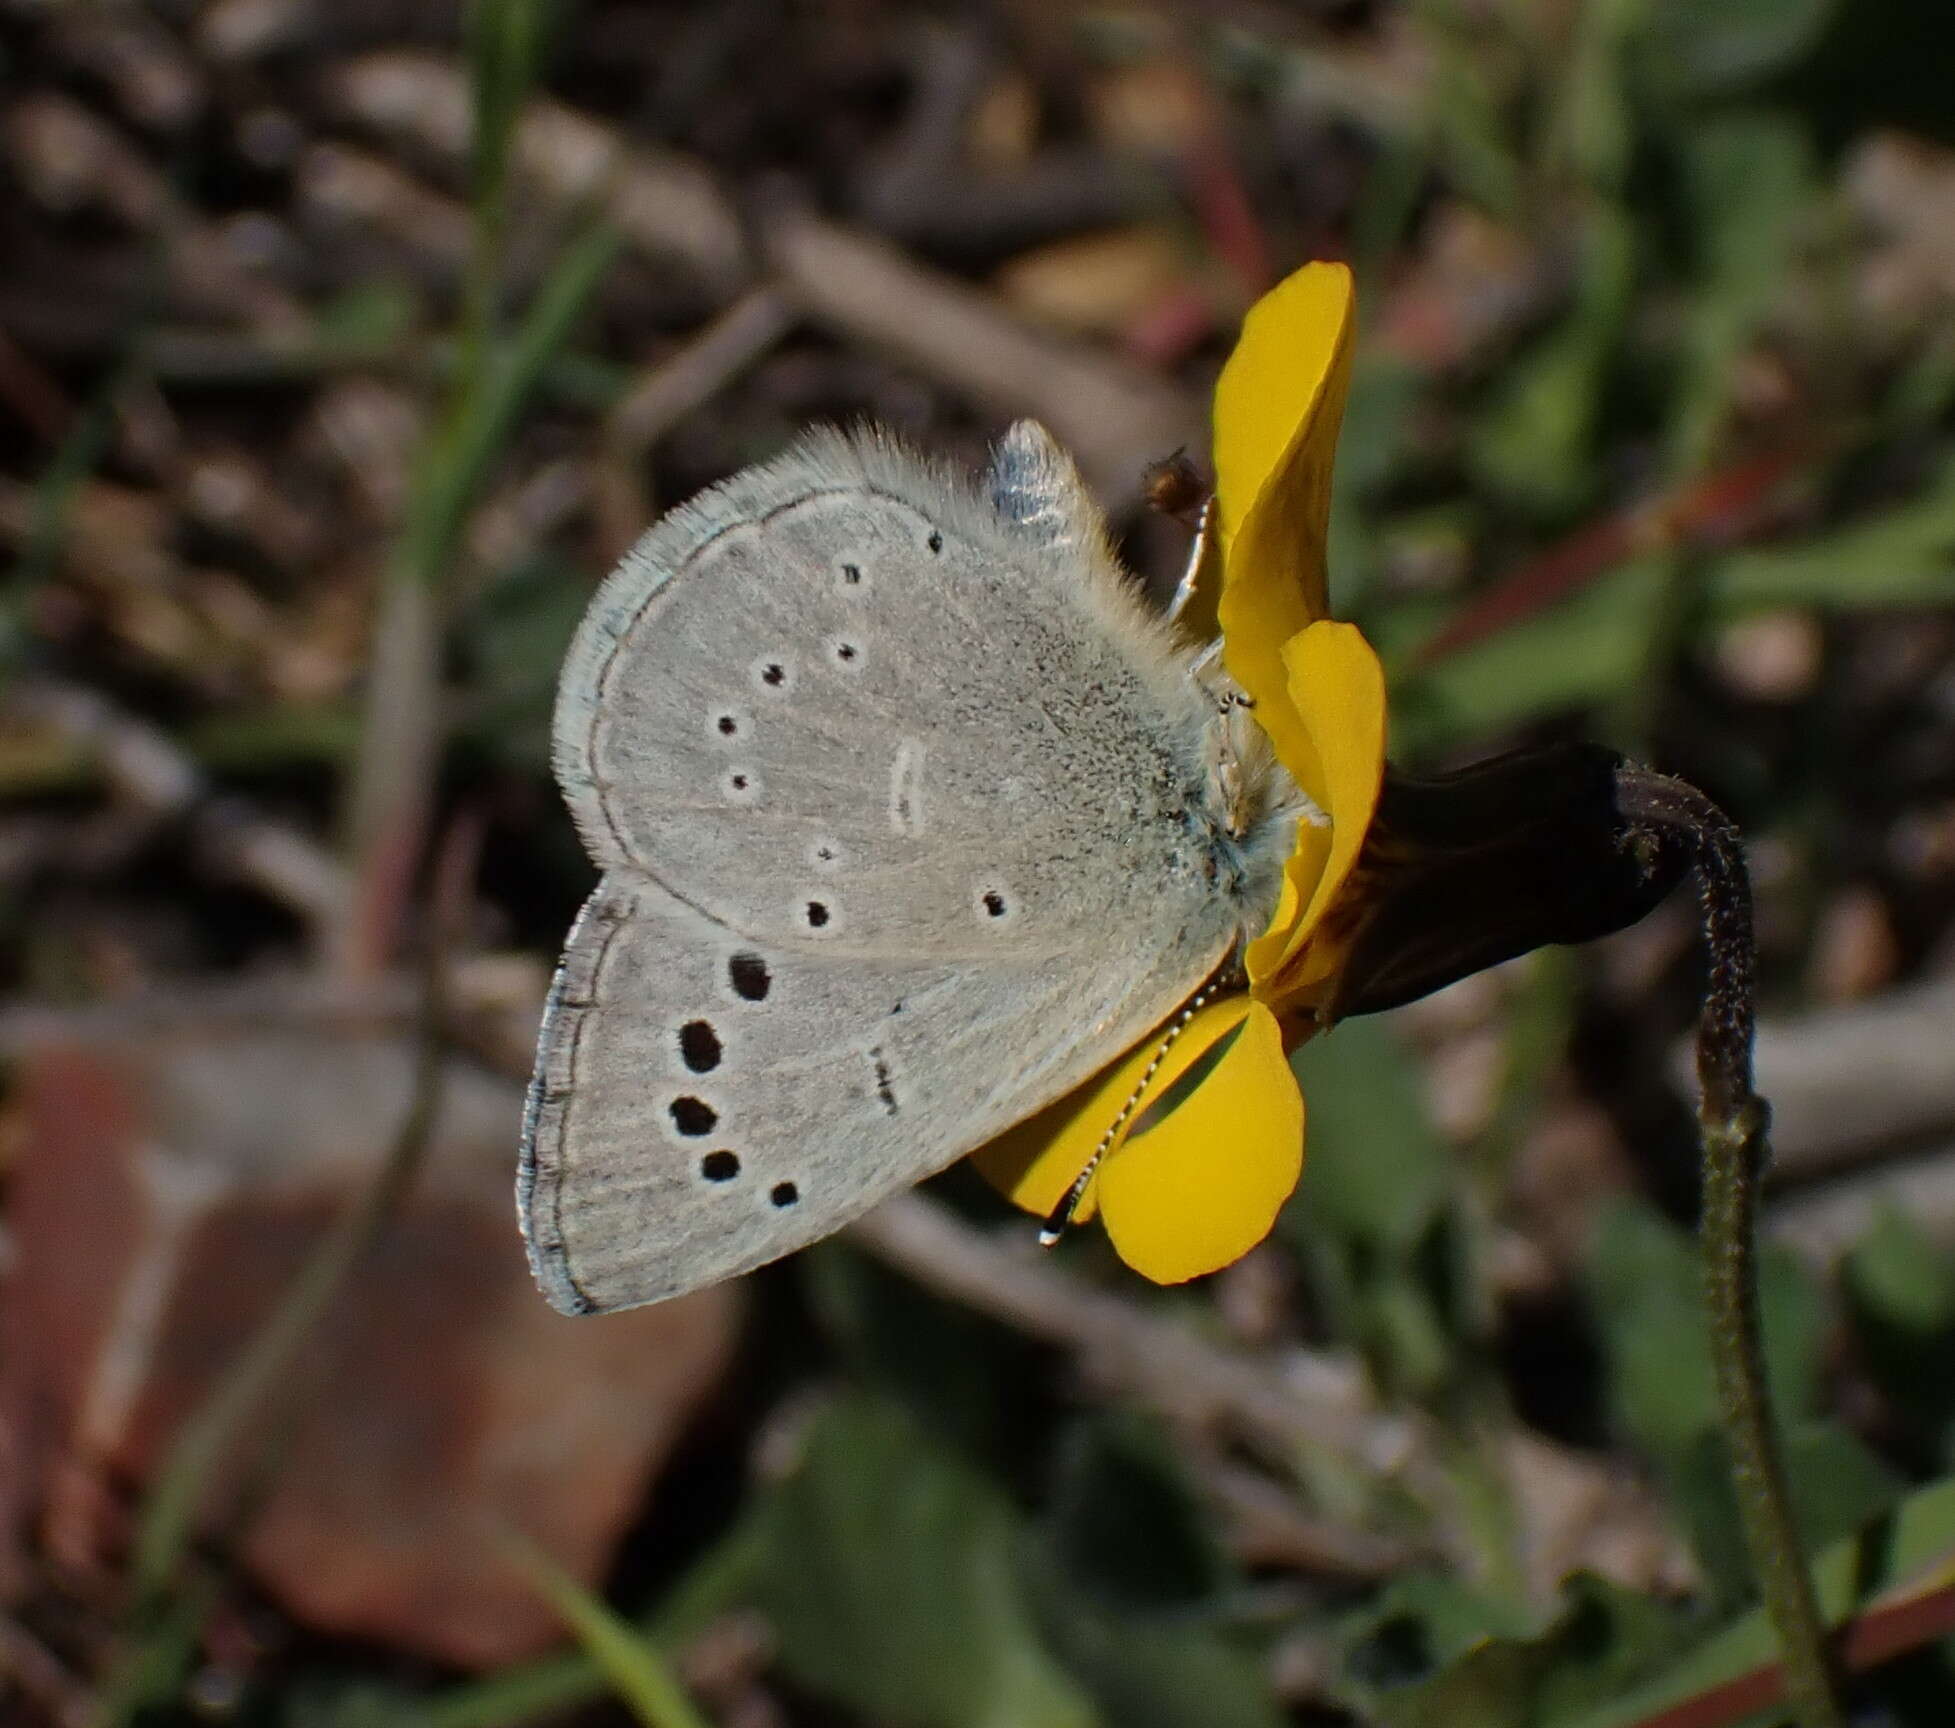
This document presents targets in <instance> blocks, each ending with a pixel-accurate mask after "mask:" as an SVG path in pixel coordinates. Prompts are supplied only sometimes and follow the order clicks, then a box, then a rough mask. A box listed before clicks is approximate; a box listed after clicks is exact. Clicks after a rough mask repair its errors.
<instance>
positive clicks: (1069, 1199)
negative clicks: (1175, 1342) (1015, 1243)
mask: <svg viewBox="0 0 1955 1728" xmlns="http://www.w3.org/2000/svg"><path fill="white" fill-rule="evenodd" d="M1225 981H1226V978H1225V975H1223V974H1218V975H1217V976H1216V977H1214V978H1211V979H1210V980H1209V981H1208V982H1207V983H1206V984H1204V985H1203V986H1202V987H1201V988H1200V989H1199V990H1197V991H1196V992H1195V994H1194V995H1193V996H1191V997H1190V998H1189V999H1188V1005H1187V1006H1186V1007H1185V1008H1183V1009H1182V1010H1181V1012H1180V1013H1179V1014H1177V1015H1176V1016H1175V1017H1174V1024H1173V1025H1172V1026H1170V1027H1169V1028H1168V1029H1167V1031H1165V1032H1164V1033H1162V1034H1161V1041H1160V1043H1159V1044H1157V1045H1156V1046H1155V1047H1154V1054H1153V1055H1152V1056H1151V1057H1150V1058H1149V1059H1148V1063H1147V1066H1146V1068H1145V1069H1144V1070H1142V1072H1141V1077H1140V1078H1139V1079H1138V1080H1137V1081H1135V1083H1134V1089H1133V1091H1131V1092H1129V1093H1128V1094H1127V1102H1126V1103H1124V1104H1122V1105H1121V1106H1120V1113H1119V1114H1118V1115H1117V1116H1115V1117H1114V1119H1113V1121H1112V1122H1111V1123H1109V1124H1108V1126H1107V1131H1106V1132H1105V1133H1104V1134H1102V1135H1101V1136H1100V1143H1099V1145H1097V1146H1095V1147H1094V1148H1093V1156H1092V1157H1090V1158H1089V1159H1087V1160H1086V1168H1085V1169H1083V1170H1082V1171H1080V1173H1079V1174H1078V1175H1077V1176H1075V1177H1074V1178H1073V1183H1072V1186H1071V1187H1070V1188H1068V1189H1067V1190H1066V1192H1065V1194H1064V1196H1063V1197H1062V1198H1061V1199H1060V1201H1059V1204H1058V1205H1057V1206H1055V1207H1053V1208H1052V1210H1051V1211H1050V1212H1048V1213H1047V1214H1046V1218H1045V1222H1044V1223H1043V1224H1041V1225H1040V1226H1039V1246H1040V1247H1041V1248H1051V1247H1053V1246H1055V1245H1056V1244H1057V1243H1058V1241H1059V1238H1060V1237H1061V1236H1063V1235H1065V1233H1066V1231H1067V1230H1068V1229H1070V1228H1071V1226H1072V1221H1073V1214H1074V1213H1076V1212H1077V1211H1078V1210H1079V1206H1080V1202H1081V1201H1082V1200H1084V1199H1085V1198H1086V1190H1087V1189H1088V1188H1090V1187H1091V1186H1092V1185H1093V1178H1094V1177H1095V1176H1096V1175H1098V1174H1099V1169H1100V1160H1101V1159H1103V1158H1104V1157H1105V1156H1106V1155H1107V1154H1108V1153H1109V1152H1111V1151H1112V1150H1113V1148H1114V1143H1115V1142H1116V1141H1118V1140H1119V1138H1120V1136H1121V1134H1122V1133H1123V1132H1125V1130H1126V1127H1127V1123H1128V1122H1129V1121H1130V1120H1131V1119H1132V1117H1133V1114H1134V1112H1135V1110H1137V1109H1138V1108H1139V1107H1140V1101H1141V1099H1142V1098H1143V1097H1145V1096H1146V1094H1147V1088H1148V1087H1149V1085H1151V1084H1152V1083H1153V1079H1154V1076H1155V1075H1156V1074H1158V1073H1159V1072H1160V1069H1161V1064H1162V1063H1163V1062H1165V1061H1166V1060H1167V1056H1168V1052H1169V1051H1170V1050H1172V1049H1173V1048H1174V1041H1175V1040H1176V1039H1177V1038H1179V1037H1180V1036H1181V1034H1182V1033H1183V1032H1185V1031H1187V1030H1188V1022H1189V1021H1190V1020H1192V1019H1194V1017H1195V1016H1196V1015H1197V1014H1198V1013H1200V1012H1201V1010H1202V1008H1203V1007H1204V1006H1205V1005H1206V1004H1207V1003H1208V1002H1210V1001H1211V1000H1212V999H1213V998H1214V997H1215V995H1216V993H1217V992H1218V991H1220V990H1221V989H1222V987H1223V984H1224V982H1225Z"/></svg>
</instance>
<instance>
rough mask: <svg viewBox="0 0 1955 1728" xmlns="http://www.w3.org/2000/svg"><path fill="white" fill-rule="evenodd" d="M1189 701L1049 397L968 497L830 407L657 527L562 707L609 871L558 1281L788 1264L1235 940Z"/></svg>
mask: <svg viewBox="0 0 1955 1728" xmlns="http://www.w3.org/2000/svg"><path fill="white" fill-rule="evenodd" d="M1212 721H1213V711H1212V708H1211V706H1210V704H1209V702H1208V700H1207V698H1206V697H1205V696H1204V694H1203V693H1202V691H1201V689H1200V688H1199V686H1198V685H1197V684H1196V683H1195V682H1194V681H1193V680H1192V679H1191V678H1190V676H1189V673H1188V670H1187V663H1186V660H1185V658H1184V657H1182V656H1181V655H1179V654H1178V653H1177V652H1176V650H1175V649H1174V648H1173V647H1172V645H1171V643H1170V641H1169V640H1168V638H1167V637H1166V635H1165V634H1164V631H1163V627H1162V626H1160V625H1159V624H1157V623H1155V622H1154V621H1152V620H1151V619H1149V618H1148V617H1147V615H1146V614H1145V613H1144V612H1143V611H1142V609H1141V608H1140V606H1139V605H1138V603H1137V602H1136V601H1135V600H1134V599H1133V598H1132V597H1131V596H1130V595H1129V593H1128V592H1127V589H1126V586H1125V583H1124V579H1123V578H1122V577H1121V575H1120V574H1119V572H1118V569H1117V567H1116V566H1115V565H1114V564H1113V562H1112V559H1111V557H1110V555H1109V554H1108V552H1107V550H1106V547H1105V543H1104V533H1103V529H1102V527H1101V524H1100V521H1099V518H1098V516H1097V513H1096V512H1095V511H1094V509H1093V507H1092V505H1091V503H1090V501H1089V500H1088V499H1087V498H1086V495H1085V494H1084V492H1083V490H1082V488H1081V487H1080V485H1079V482H1078V479H1077V476H1076V475H1075V474H1074V473H1073V470H1072V467H1071V464H1070V463H1069V462H1068V461H1067V460H1066V458H1065V457H1064V456H1063V455H1062V454H1061V453H1059V452H1058V451H1057V450H1056V448H1054V447H1053V446H1052V445H1051V443H1050V440H1049V439H1047V438H1046V436H1045V435H1044V434H1043V433H1042V432H1040V431H1039V430H1038V429H1037V428H1035V427H1029V426H1027V427H1021V428H1015V429H1014V432H1013V434H1012V436H1011V437H1010V438H1009V439H1008V440H1007V441H1006V443H1005V445H1004V446H1003V448H1002V449H1001V451H1000V456H999V461H998V464H997V466H996V467H995V469H994V471H993V475H992V477H991V496H990V497H989V498H979V497H977V496H975V495H973V494H972V493H971V492H970V491H969V490H968V489H966V488H964V487H961V486H959V485H958V484H956V483H954V482H952V481H951V480H949V479H947V478H946V477H944V476H943V475H940V474H938V473H936V472H935V471H933V470H932V469H930V468H929V467H927V466H925V465H923V464H922V463H920V462H918V461H917V460H916V459H915V458H913V457H911V456H909V455H907V454H906V453H904V452H902V451H900V450H898V449H896V448H895V447H893V446H891V445H889V444H887V443H885V442H883V441H881V440H879V439H877V438H875V437H873V436H866V435H865V436H859V437H850V438H844V437H841V436H839V435H833V434H830V435H824V436H820V437H817V438H815V439H812V440H810V441H809V442H807V443H806V444H804V445H803V446H802V447H800V448H799V449H798V450H796V451H794V452H793V453H791V454H790V455H788V456H787V457H784V458H783V459H781V460H780V461H778V462H775V463H771V464H769V465H767V466H765V467H762V468H759V469H754V470H750V471H748V472H747V473H745V474H742V475H740V476H737V477H736V478H735V479H734V480H732V481H730V482H728V483H727V484H726V485H724V486H722V487H719V488H716V489H714V490H713V491H710V492H708V493H706V494H704V495H703V496H702V497H701V498H700V499H698V500H696V501H694V502H693V503H692V504H690V505H687V506H684V507H682V508H681V509H680V510H677V511H675V512H673V513H672V514H671V515H670V516H668V517H667V518H666V519H665V520H664V521H662V522H661V523H660V524H659V525H658V526H657V527H656V528H654V529H653V530H652V531H651V532H650V533H649V534H648V535H647V536H646V538H645V539H644V540H643V541H642V542H641V543H640V545H639V546H638V547H637V548H636V549H635V550H634V551H633V553H632V554H631V555H630V557H628V558H627V560H626V561H625V563H624V565H623V566H622V567H621V568H620V569H619V571H618V572H617V573H616V574H615V575H613V576H612V578H611V579H610V580H609V582H607V583H606V584H605V586H604V588H603V589H602V590H600V592H599V594H598V596H597V598H596V600H595V601H594V602H593V604H592V607H591V610H590V613H589V614H588V616H587V617H586V619H585V622H584V625H583V627H582V629H581V630H580V632H579V635H578V638H577V640H576V643H575V644H574V646H573V648H572V651H571V654H570V657H569V659H568V661H567V663H566V666H565V671H564V677H563V683H562V686H561V689H560V693H559V700H558V709H557V726H556V738H555V758H556V768H557V774H558V778H559V780H560V781H561V783H562V785H563V788H564V791H565V795H566V798H567V799H568V801H569V804H570V807H571V810H572V813H573V815H574V816H575V817H576V820H577V822H578V826H579V828H580V830H581V832H582V834H583V836H584V838H585V842H586V844H587V846H588V847H589V849H590V850H591V852H592V854H593V856H594V857H595V858H596V859H597V861H598V862H599V863H600V865H601V866H602V867H603V868H604V871H605V878H604V881H603V883H602V884H601V885H600V887H599V889H598V891H597V893H596V894H595V895H594V896H593V897H592V899H591V901H590V903H589V905H588V906H587V907H586V909H585V912H584V914H583V916H582V917H581V918H580V920H579V922H578V925H577V927H576V929H575V930H574V931H573V933H572V936H571V939H570V942H569V944H568V947H567V949H566V953H565V957H564V962H563V967H562V969H561V972H560V974H559V976H558V980H557V983H556V986H555V988H554V989H553V991H552V996H551V1002H550V1006H549V1009H548V1012H547V1013H546V1016H545V1021H544V1026H543V1031H542V1036H541V1042H540V1047H539V1054H538V1064H537V1073H536V1078H535V1080H534V1081H533V1083H532V1087H531V1096H530V1108H529V1112H528V1120H527V1124H526V1132H525V1145H524V1156H523V1168H522V1175H521V1178H520V1182H519V1201H520V1207H521V1211H522V1215H523V1221H524V1228H525V1232H526V1235H527V1237H528V1240H529V1244H530V1251H531V1258H532V1262H533V1264H534V1266H535V1268H536V1271H537V1275H538V1278H539V1280H540V1282H541V1283H542V1285H543V1287H544V1289H545V1291H546V1293H547V1294H548V1295H549V1296H550V1298H551V1300H552V1301H553V1302H555V1303H556V1304H557V1306H559V1307H561V1308H564V1309H566V1310H569V1311H588V1310H591V1309H599V1308H615V1307H622V1306H626V1305H628V1304H631V1303H635V1302H645V1301H652V1300H656V1299H659V1298H661V1297H664V1296H669V1295H673V1294H677V1293H678V1292H680V1291H683V1290H687V1289H691V1288H694V1287H696V1286H698V1285H700V1284H704V1283H708V1282H711V1281H712V1280H714V1279H717V1278H721V1277H725V1276H728V1275H731V1274H733V1273H736V1272H740V1271H744V1270H746V1269H748V1268H750V1267H753V1266H756V1265H759V1264H761V1263H763V1262H764V1261H767V1260H770V1259H773V1258H775V1257H777V1256H778V1255H781V1254H784V1253H786V1252H788V1251H789V1250H791V1249H793V1248H795V1247H798V1246H800V1245H802V1244H803V1243H805V1242H809V1241H812V1240H814V1239H816V1238H817V1237H820V1236H822V1235H825V1234H827V1233H828V1232H830V1231H832V1230H833V1229H835V1228H836V1227H837V1226H838V1225H839V1224H841V1223H843V1222H845V1221H846V1220H847V1219H848V1218H850V1217H852V1216H854V1215H856V1214H857V1213H860V1212H861V1211H863V1210H865V1209H866V1208H867V1207H868V1206H870V1205H872V1204H873V1203H874V1202H875V1201H876V1200H878V1199H880V1198H881V1197H882V1196H883V1195H885V1194H886V1193H888V1192H890V1191H892V1190H893V1189H895V1188H897V1187H900V1186H903V1185H905V1184H907V1183H911V1182H914V1181H917V1180H919V1179H920V1178H921V1177H923V1176H925V1175H928V1174H930V1173H932V1172H934V1171H936V1170H939V1169H941V1168H943V1167H944V1166H945V1165H947V1164H949V1163H950V1162H952V1161H953V1160H955V1159H956V1158H958V1157H960V1156H962V1155H963V1154H964V1153H966V1152H968V1151H970V1150H972V1149H973V1148H974V1147H976V1146H979V1145H982V1144H983V1143H984V1142H985V1141H987V1140H989V1139H991V1138H993V1137H994V1136H995V1135H996V1134H998V1133H1000V1132H1001V1131H1003V1130H1004V1129H1005V1128H1007V1127H1009V1126H1010V1125H1011V1124H1013V1123H1014V1122H1017V1121H1019V1120H1021V1119H1023V1118H1024V1117H1025V1116H1027V1115H1029V1114H1031V1113H1032V1112H1033V1111H1035V1110H1037V1109H1039V1108H1041V1107H1042V1106H1043V1105H1045V1104H1046V1103H1049V1102H1050V1101H1052V1100H1053V1099H1054V1098H1056V1097H1058V1096H1060V1095H1061V1094H1063V1093H1064V1092H1065V1091H1067V1090H1068V1089H1070V1088H1071V1087H1072V1086H1074V1085H1076V1084H1077V1083H1079V1082H1080V1081H1081V1080H1083V1079H1085V1078H1086V1077H1088V1076H1089V1075H1091V1074H1092V1073H1093V1072H1095V1071H1096V1070H1097V1069H1098V1068H1100V1067H1101V1066H1103V1065H1104V1064H1105V1063H1106V1062H1107V1061H1109V1060H1111V1059H1112V1058H1113V1057H1114V1056H1116V1055H1118V1054H1119V1053H1120V1052H1121V1051H1123V1050H1125V1049H1126V1048H1127V1047H1129V1046H1130V1045H1131V1044H1132V1043H1133V1042H1135V1041H1136V1040H1137V1039H1138V1038H1139V1037H1140V1036H1142V1035H1143V1034H1144V1033H1145V1032H1146V1031H1147V1030H1148V1029H1149V1028H1150V1027H1152V1026H1154V1025H1156V1024H1158V1023H1159V1022H1160V1021H1161V1020H1162V1019H1163V1018H1165V1017H1166V1016H1167V1015H1168V1014H1169V1013H1170V1012H1171V1011H1172V1010H1173V1009H1174V1008H1175V1007H1176V1005H1177V1004H1178V1003H1180V1002H1181V1001H1182V1000H1183V999H1184V998H1186V997H1187V996H1188V995H1189V994H1191V993H1192V992H1193V991H1194V990H1195V989H1196V988H1197V987H1198V986H1199V985H1200V984H1201V982H1202V981H1203V979H1204V978H1206V977H1207V976H1208V975H1209V974H1210V973H1211V972H1212V971H1213V970H1214V968H1215V967H1216V966H1217V965H1218V964H1219V963H1220V962H1221V961H1222V960H1223V958H1224V957H1225V955H1226V953H1227V951H1228V949H1229V947H1230V945H1231V943H1232V942H1233V941H1234V939H1235V937H1236V935H1237V932H1238V925H1239V912H1238V909H1237V907H1236V906H1235V905H1234V904H1233V903H1232V901H1231V900H1230V898H1229V897H1228V896H1227V895H1225V894H1218V892H1217V888H1216V883H1215V863H1214V854H1213V851H1212V848H1211V846H1210V845H1209V844H1207V843H1206V842H1207V840H1208V839H1210V838H1212V836H1209V835H1208V834H1207V833H1206V831H1205V830H1203V829H1202V828H1201V823H1202V821H1203V820H1204V819H1205V818H1204V811H1205V806H1204V802H1203V799H1204V776H1205V773H1206V767H1205V761H1204V748H1205V740H1206V739H1207V737H1208V735H1209V731H1210V727H1211V724H1212Z"/></svg>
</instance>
